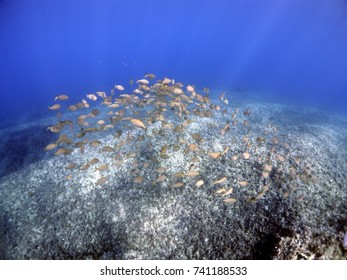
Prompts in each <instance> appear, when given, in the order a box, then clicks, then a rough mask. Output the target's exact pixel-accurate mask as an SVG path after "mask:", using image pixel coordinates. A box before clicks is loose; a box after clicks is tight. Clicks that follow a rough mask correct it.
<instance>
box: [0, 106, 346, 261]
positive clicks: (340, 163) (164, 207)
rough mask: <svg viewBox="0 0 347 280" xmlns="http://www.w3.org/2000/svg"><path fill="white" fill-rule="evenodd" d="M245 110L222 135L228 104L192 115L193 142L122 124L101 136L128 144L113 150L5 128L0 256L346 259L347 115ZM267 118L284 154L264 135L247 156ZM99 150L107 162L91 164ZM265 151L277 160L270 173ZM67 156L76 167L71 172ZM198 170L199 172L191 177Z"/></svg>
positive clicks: (32, 127)
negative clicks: (63, 145)
mask: <svg viewBox="0 0 347 280" xmlns="http://www.w3.org/2000/svg"><path fill="white" fill-rule="evenodd" d="M237 106H238V108H240V112H242V111H244V110H246V109H249V110H250V111H251V114H250V116H249V119H248V120H249V126H248V125H247V128H243V127H241V128H240V129H238V130H237V129H235V130H233V129H232V130H231V131H230V132H228V133H225V134H223V135H220V133H219V131H220V128H223V126H224V124H225V118H226V116H225V115H223V114H222V112H217V113H216V114H215V115H214V116H213V117H211V118H198V117H196V116H192V117H191V119H192V120H193V122H192V123H190V124H188V125H187V127H186V128H185V129H184V131H183V132H181V134H180V138H184V139H186V140H187V141H188V142H187V143H186V144H185V143H180V142H179V140H178V139H179V138H177V136H175V134H172V133H165V132H164V133H163V135H159V136H158V135H156V134H155V131H156V129H159V128H160V127H156V126H158V125H159V123H155V124H153V125H152V126H151V128H150V129H149V128H147V130H146V132H144V131H143V130H141V129H139V128H135V129H134V128H133V127H131V128H128V127H125V128H123V129H124V131H123V132H122V135H121V136H120V138H119V139H116V140H115V137H114V135H113V134H114V131H113V134H112V133H110V132H109V131H105V132H103V133H100V134H99V135H98V140H100V141H101V142H103V144H104V145H113V144H114V141H123V140H124V143H123V142H122V146H121V148H119V150H118V151H117V153H116V155H114V154H113V155H112V157H111V156H110V155H109V154H108V153H107V151H106V152H100V149H97V148H93V147H89V146H88V147H87V148H86V149H85V151H84V153H81V152H80V151H79V150H74V151H73V152H72V153H71V154H70V155H62V156H55V155H54V153H53V152H52V153H50V152H46V151H44V147H45V146H46V145H48V144H49V143H51V142H52V140H54V137H56V136H55V135H54V134H52V133H50V132H49V131H47V130H46V128H47V126H48V125H49V122H50V121H51V120H50V119H45V120H41V121H37V122H35V123H30V124H23V125H22V126H21V127H13V128H8V129H5V130H2V131H0V136H1V137H0V139H1V140H0V156H1V158H0V176H1V177H0V258H1V259H346V258H347V251H346V250H345V249H344V248H343V246H342V240H343V236H344V233H345V232H346V231H347V172H346V171H347V117H346V116H343V115H332V114H328V113H325V112H320V111H317V110H314V109H308V108H303V107H300V108H299V107H290V106H286V105H280V104H271V103H259V102H253V103H249V102H248V103H247V104H244V103H242V102H239V104H237ZM229 115H230V114H229ZM168 120H170V119H169V118H168ZM269 123H271V125H272V126H274V127H276V128H277V129H278V138H279V141H280V143H282V144H283V147H282V148H281V151H280V152H281V153H282V154H283V156H285V158H282V159H281V158H280V160H276V156H277V158H278V155H279V154H277V155H272V154H271V153H276V152H274V151H271V149H268V148H267V147H264V146H262V144H261V143H260V144H259V147H258V148H256V149H255V150H254V153H253V152H250V158H249V159H245V158H244V154H243V152H244V145H245V142H247V140H245V136H247V137H248V138H252V137H253V138H254V139H255V138H256V137H257V135H260V133H261V132H262V131H263V130H264V129H266V128H267V127H268V124H269ZM240 125H241V124H240ZM127 129H128V130H127ZM128 131H129V133H128ZM191 134H199V135H200V136H201V138H202V139H203V141H197V142H194V143H196V145H197V146H198V150H197V151H195V150H192V151H187V148H186V145H187V144H189V143H190V142H189V141H193V140H192V139H191V136H190V135H191ZM128 140H129V141H128ZM253 142H255V141H253ZM168 143H171V144H172V145H173V146H175V145H178V146H179V147H178V148H177V149H174V150H172V147H171V146H170V145H171V144H169V145H168ZM165 145H168V146H167V148H165V149H167V151H165V152H164V155H165V156H163V146H165ZM226 147H228V150H227V151H226V152H225V154H223V155H222V156H218V157H217V158H211V157H210V156H209V155H208V153H209V152H221V153H222V151H225V148H226ZM174 148H175V147H174ZM252 151H253V150H252ZM160 155H162V157H160ZM115 156H116V157H117V160H116V161H114V159H115ZM233 156H237V159H235V157H234V158H233ZM93 158H98V159H99V160H100V162H99V163H98V164H96V165H92V166H85V168H83V167H84V165H85V164H86V163H87V162H88V161H90V160H91V159H93ZM264 158H268V159H271V160H273V161H272V166H273V169H272V171H271V172H270V174H269V177H268V178H264V176H263V175H262V172H263V167H264V165H263V164H264V162H266V161H265V160H264ZM295 159H298V161H299V159H300V162H298V163H297V169H300V170H297V169H296V170H294V169H293V161H294V160H295ZM71 162H74V163H75V164H76V165H77V166H78V168H76V169H67V168H66V167H67V166H68V164H69V163H71ZM101 164H104V165H107V168H106V170H97V168H98V167H100V166H101ZM81 169H85V170H81ZM100 169H101V168H100ZM191 170H198V173H199V174H198V175H196V176H189V175H184V174H187V173H189V172H190V171H191ZM224 177H226V180H221V181H222V183H216V182H217V181H218V180H220V179H223V178H224ZM100 178H105V180H104V181H99V179H100ZM136 178H138V181H141V182H135V180H136ZM139 178H141V179H139ZM199 180H202V181H203V182H204V184H203V185H202V186H199V187H197V186H196V182H197V181H199ZM156 181H157V182H156ZM240 182H247V185H246V186H243V185H242V183H241V184H240ZM177 183H178V184H177ZM175 184H176V185H175ZM264 186H266V189H264ZM223 188H225V190H230V188H233V192H232V194H231V195H230V196H224V194H225V191H223V190H222V189H223ZM228 197H229V198H231V197H232V198H234V199H235V201H234V200H231V201H229V202H225V201H224V200H225V199H226V198H228ZM255 198H256V199H255Z"/></svg>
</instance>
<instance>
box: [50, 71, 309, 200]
mask: <svg viewBox="0 0 347 280" xmlns="http://www.w3.org/2000/svg"><path fill="white" fill-rule="evenodd" d="M154 79H155V75H154V74H146V75H145V76H144V77H143V78H142V79H138V80H137V81H136V82H135V80H133V79H132V80H131V81H130V87H132V90H131V92H126V89H125V86H123V85H119V84H117V85H115V86H114V87H113V88H112V89H111V90H110V92H109V93H106V92H103V91H97V92H95V93H88V94H86V95H85V97H84V98H82V99H81V101H80V102H78V103H76V104H67V102H68V100H69V96H68V95H66V94H61V95H58V96H56V97H55V98H54V102H53V104H51V106H48V109H49V110H51V111H54V112H55V113H56V119H57V121H56V123H55V124H52V125H51V126H49V127H48V128H47V129H48V130H49V131H51V132H52V133H55V134H56V135H57V140H56V141H55V142H54V143H49V144H48V145H47V146H46V147H45V150H46V151H47V152H51V153H54V155H56V156H67V157H69V156H70V157H71V161H70V162H69V163H68V164H67V166H66V170H68V171H69V172H71V173H70V174H69V175H68V176H67V179H71V178H73V176H74V175H73V174H74V172H86V171H87V170H91V171H92V172H96V173H97V174H99V175H98V179H97V180H96V182H95V185H96V186H104V185H105V184H107V183H111V182H109V180H108V176H107V174H108V173H107V172H109V171H110V170H113V169H115V170H116V169H117V168H119V167H120V166H122V165H123V164H124V163H125V162H126V161H131V162H132V164H131V166H132V169H131V170H129V173H131V175H132V176H133V184H134V185H137V184H146V185H149V186H151V187H156V186H158V185H160V184H162V183H163V182H166V183H168V184H169V185H170V186H172V187H173V188H184V187H192V188H199V189H201V188H206V189H208V190H211V192H213V193H214V194H215V195H217V196H218V197H220V199H222V200H223V201H224V203H226V204H234V203H236V202H237V201H238V199H237V195H235V194H237V192H238V191H244V190H248V191H247V194H249V196H248V198H247V201H249V202H256V201H258V200H260V199H262V198H263V197H265V195H266V193H267V192H270V191H274V189H273V188H276V185H281V184H282V185H284V184H285V185H286V188H284V189H283V190H281V191H282V193H281V195H282V196H283V198H286V197H288V196H289V194H290V193H291V192H293V191H295V190H297V189H298V185H300V183H299V182H308V181H309V180H310V179H311V177H312V174H311V173H310V170H309V168H308V167H306V166H304V165H303V164H301V163H302V158H301V157H300V156H299V155H295V153H293V151H291V149H290V145H289V144H288V143H281V139H280V136H279V131H278V128H277V127H276V126H274V125H273V124H272V123H268V125H267V126H266V127H264V128H263V130H262V132H261V133H260V135H259V134H258V135H254V134H255V133H254V131H253V130H252V126H251V121H250V119H249V118H250V115H251V114H252V110H251V109H250V108H247V109H245V110H242V111H243V112H242V111H240V109H239V108H233V107H232V102H231V101H230V100H229V99H228V98H227V97H226V94H225V93H224V92H222V93H221V94H220V96H219V99H218V100H217V101H216V102H215V104H214V103H213V102H212V101H211V100H210V98H209V89H208V88H207V87H205V88H203V90H202V92H199V91H198V90H197V89H196V88H195V87H194V86H193V85H186V86H185V85H183V83H181V82H176V81H175V80H174V79H171V78H167V77H164V78H163V79H161V80H156V81H154ZM135 86H136V88H135ZM239 111H240V112H239ZM221 116H222V117H223V119H224V120H225V121H224V122H222V123H221V122H220V120H221ZM66 117H68V118H69V119H67V118H66ZM198 120H208V121H207V122H206V130H205V131H204V133H203V134H202V132H201V133H200V132H197V131H194V125H195V124H196V123H197V122H198ZM237 129H239V130H237ZM236 130H237V133H236ZM240 132H242V135H240ZM100 133H108V134H111V135H112V136H113V137H112V143H111V144H110V143H109V142H108V143H105V142H104V141H103V138H102V137H99V136H100ZM211 137H216V138H218V137H223V139H227V140H228V141H227V143H228V144H226V145H224V146H223V147H219V148H218V149H216V148H215V147H214V146H213V145H211V141H210V138H211ZM229 139H230V141H229ZM159 140H160V141H159ZM159 142H160V143H165V144H163V145H159V146H158V144H157V143H159ZM236 142H238V144H239V145H235V143H236ZM240 143H241V144H240ZM129 145H132V146H131V147H132V148H131V149H132V150H131V151H129V150H126V149H125V147H129ZM240 147H242V148H240ZM86 149H96V150H97V151H98V153H100V154H102V155H103V157H107V158H108V159H111V162H112V164H110V163H109V162H110V161H108V163H105V162H102V160H101V159H100V158H102V157H100V158H98V157H95V156H93V157H92V158H90V159H89V160H87V161H86V162H84V163H83V164H81V163H77V162H74V161H73V159H74V157H72V154H79V153H85V151H86ZM144 153H147V154H146V155H145V156H144ZM176 155H183V156H184V161H181V166H178V167H177V168H181V170H180V171H179V172H176V173H170V172H169V170H168V164H165V161H170V159H172V158H173V157H175V156H176ZM225 162H228V164H229V165H236V164H238V163H242V164H246V165H247V164H251V165H252V166H257V172H256V176H257V177H258V181H257V183H256V184H254V180H250V179H248V178H243V179H242V180H237V179H236V176H235V177H233V176H230V175H229V176H226V175H225V174H222V175H221V176H219V175H218V174H220V171H218V172H219V173H218V172H215V173H214V171H213V170H212V171H211V170H209V171H208V172H209V175H210V176H212V177H214V179H213V180H208V179H206V178H207V176H206V172H207V171H206V169H207V167H210V166H212V167H213V166H214V165H216V166H223V164H224V165H225ZM186 163H188V164H186ZM285 168H287V169H288V170H289V172H288V174H287V175H286V176H284V175H283V174H284V169H285ZM146 170H150V171H151V172H152V171H153V170H154V172H156V174H157V177H156V178H154V179H149V178H152V177H151V176H147V175H148V174H146ZM151 174H152V173H151ZM224 175H225V176H224ZM149 180H150V181H149ZM252 182H253V183H252Z"/></svg>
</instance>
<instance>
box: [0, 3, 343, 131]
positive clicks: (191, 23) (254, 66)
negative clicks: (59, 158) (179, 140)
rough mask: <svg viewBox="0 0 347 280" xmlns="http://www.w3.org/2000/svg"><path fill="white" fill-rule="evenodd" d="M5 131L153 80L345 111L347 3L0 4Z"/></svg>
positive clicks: (1, 112)
mask: <svg viewBox="0 0 347 280" xmlns="http://www.w3.org/2000/svg"><path fill="white" fill-rule="evenodd" d="M0 71H1V74H0V97H1V99H0V100H1V106H0V107H1V110H0V127H1V126H5V125H9V124H11V125H13V124H16V123H19V122H24V121H27V120H30V119H34V118H37V117H41V116H43V115H44V114H47V112H48V109H47V106H48V105H52V104H53V102H52V100H53V98H54V96H56V95H57V94H59V93H67V94H69V95H70V96H71V99H72V100H71V101H78V100H80V99H81V97H83V96H84V95H85V94H86V93H88V92H93V91H96V90H105V91H109V90H110V89H111V88H112V86H113V85H114V84H115V83H116V84H123V85H125V86H126V87H129V80H130V79H131V78H134V79H135V80H136V79H138V78H141V77H142V76H143V75H144V74H145V73H146V72H153V73H155V74H156V75H157V77H158V78H159V77H160V78H161V77H163V76H168V77H173V78H175V80H176V81H182V82H184V83H192V84H195V85H196V86H197V87H204V86H207V87H209V88H217V89H242V90H244V91H246V92H253V93H255V94H256V96H257V98H258V100H264V101H271V102H282V103H288V104H294V105H300V106H314V107H318V108H321V109H324V110H331V111H337V112H346V113H347V105H346V104H347V1H345V0H329V1H327V0H315V1H313V0H300V1H293V0H259V1H256V0H253V1H250V0H239V1H233V0H225V1H221V0H189V1H188V0H183V1H182V0H168V1H165V0H162V1H159V0H158V1H155V0H146V1H139V0H138V1H134V0H124V1H120V0H113V1H111V0H95V1H91V0H83V1H80V0H68V1H66V0H56V1H54V0H0Z"/></svg>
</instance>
